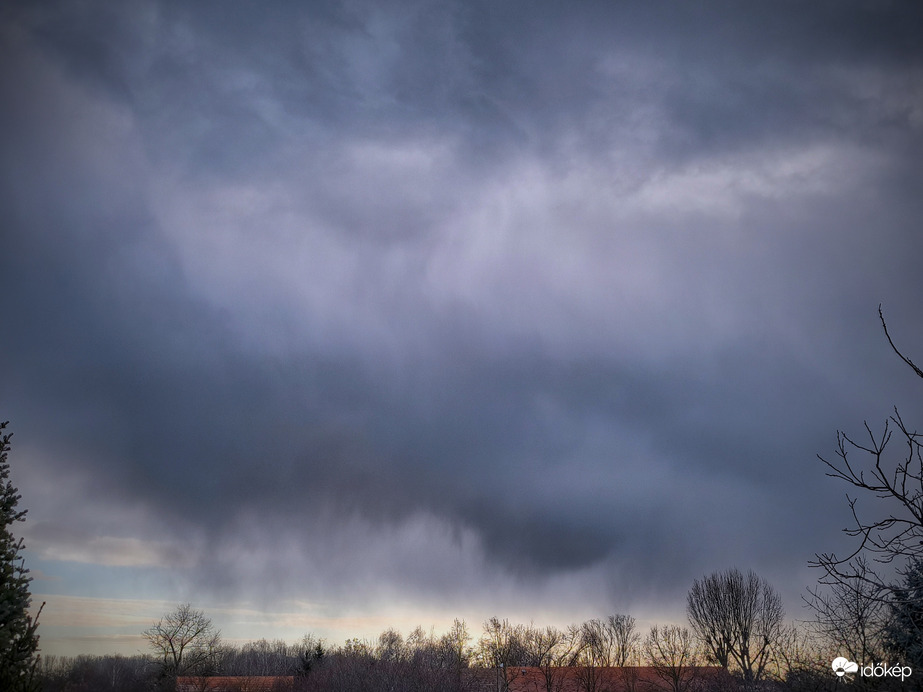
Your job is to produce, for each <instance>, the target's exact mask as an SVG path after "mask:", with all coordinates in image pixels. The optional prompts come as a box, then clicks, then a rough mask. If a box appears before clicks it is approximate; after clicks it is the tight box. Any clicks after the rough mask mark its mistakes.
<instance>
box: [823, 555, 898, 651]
mask: <svg viewBox="0 0 923 692" xmlns="http://www.w3.org/2000/svg"><path fill="white" fill-rule="evenodd" d="M850 569H851V570H853V573H854V574H855V575H856V577H857V578H856V579H855V580H853V581H832V582H830V583H827V584H822V585H821V586H819V587H816V588H813V589H809V590H808V592H809V594H810V597H809V598H808V599H806V600H807V603H808V605H810V606H811V608H813V610H814V614H815V619H814V623H813V625H814V628H815V629H816V630H817V632H818V634H819V635H820V638H821V640H822V641H823V642H824V643H825V644H826V645H827V646H828V647H829V649H830V651H831V653H833V654H834V655H836V656H848V657H849V660H851V661H879V660H882V658H881V657H882V653H883V650H882V649H883V642H882V633H883V629H884V625H885V620H886V616H887V606H888V604H887V601H886V600H885V599H884V598H883V597H882V596H883V593H884V592H883V590H882V588H881V587H880V586H878V585H877V584H876V583H875V582H876V581H877V577H875V578H873V577H871V576H870V575H871V572H872V570H871V567H869V565H868V562H867V561H866V559H865V558H864V557H858V558H856V559H855V560H853V562H852V564H851V565H850Z"/></svg>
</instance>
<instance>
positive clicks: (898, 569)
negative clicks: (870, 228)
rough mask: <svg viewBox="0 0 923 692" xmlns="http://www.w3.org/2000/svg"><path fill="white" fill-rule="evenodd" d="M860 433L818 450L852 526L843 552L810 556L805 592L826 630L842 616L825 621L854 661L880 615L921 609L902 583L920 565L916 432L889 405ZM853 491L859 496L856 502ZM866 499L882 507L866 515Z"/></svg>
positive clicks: (922, 470) (898, 616) (922, 498)
mask: <svg viewBox="0 0 923 692" xmlns="http://www.w3.org/2000/svg"><path fill="white" fill-rule="evenodd" d="M878 317H879V319H880V321H881V326H882V329H883V331H884V334H885V337H886V339H887V341H888V344H889V345H890V347H891V349H892V350H893V351H894V353H895V354H897V356H898V357H899V358H900V359H901V360H902V361H903V362H904V363H906V364H907V365H908V366H909V367H910V369H911V370H912V371H913V373H914V374H915V375H916V376H917V377H921V378H923V370H921V369H920V368H919V367H918V366H917V365H916V364H915V363H914V362H913V361H912V360H911V359H910V358H908V357H907V356H905V355H904V354H903V353H902V352H901V351H900V350H899V349H898V348H897V346H896V345H895V343H894V340H893V339H892V338H891V334H890V333H889V331H888V325H887V323H886V322H885V318H884V313H883V312H882V309H881V306H880V305H879V306H878ZM865 433H866V434H865V436H864V437H863V438H861V439H860V438H854V437H851V436H849V435H847V434H846V433H844V432H842V431H837V449H836V453H835V457H834V458H831V459H828V458H825V457H822V456H820V455H818V458H819V459H820V460H821V461H822V462H823V463H824V464H825V465H826V467H827V469H828V470H827V475H828V476H830V477H831V478H835V479H837V480H840V481H843V482H845V483H846V484H847V486H848V487H849V488H850V489H851V490H852V491H855V494H854V495H851V494H850V493H849V492H847V495H846V500H847V503H848V505H849V509H850V512H851V514H852V526H850V527H848V528H846V529H844V532H845V533H846V534H847V535H849V536H851V537H854V538H856V539H858V540H857V544H856V547H855V549H854V550H853V551H852V552H851V553H850V554H849V555H846V556H844V557H840V556H838V555H836V554H835V553H822V554H818V555H816V556H815V558H816V559H815V560H814V561H813V562H812V563H811V564H812V566H814V567H818V568H820V569H821V570H822V576H821V577H820V579H819V580H818V581H819V583H820V585H821V587H820V588H819V589H815V590H813V591H812V592H811V595H812V598H811V599H809V604H810V605H811V606H812V607H814V609H815V611H816V613H817V616H818V621H819V622H820V624H821V626H826V627H827V629H828V630H830V629H831V622H832V621H833V619H834V618H835V617H839V618H841V619H845V620H847V621H849V623H850V624H849V627H850V630H851V631H848V632H847V631H837V630H836V628H835V627H833V628H832V629H833V632H832V634H833V635H834V636H835V637H838V638H839V639H840V641H841V642H842V643H843V644H844V645H846V646H850V645H851V646H853V647H854V648H855V650H856V655H857V656H860V655H861V656H862V660H877V657H876V656H875V654H876V653H880V652H881V647H882V645H883V643H884V642H883V641H882V639H881V634H882V618H883V617H885V616H887V618H886V619H890V622H891V624H892V625H893V623H895V622H904V623H910V622H912V621H913V616H912V614H913V613H914V612H920V611H923V592H921V591H919V590H915V589H913V588H910V589H908V588H906V587H907V586H908V585H909V584H911V583H912V582H913V581H914V570H915V566H918V565H920V564H923V433H918V432H917V431H916V430H915V429H913V428H911V427H910V426H908V425H907V424H906V423H905V422H904V420H903V418H902V417H901V415H900V413H899V412H898V410H897V408H895V409H894V415H892V416H890V417H889V419H888V420H886V421H885V424H884V426H883V428H882V430H881V433H880V434H876V433H874V432H873V431H872V428H871V427H869V425H868V423H865ZM895 443H897V447H895ZM860 498H864V499H865V502H864V503H863V504H862V505H861V507H860ZM869 499H874V500H878V501H879V502H878V503H877V504H878V506H879V507H883V508H884V509H883V510H881V509H879V510H878V512H877V513H875V514H869V513H868V511H867V510H868V507H869V504H870V503H869V502H868V500H869ZM872 563H876V566H874V567H873V565H872ZM905 616H909V617H905ZM915 627H916V629H915V630H914V631H912V632H911V633H910V635H911V637H917V638H919V637H920V630H919V627H923V624H921V625H919V626H915Z"/></svg>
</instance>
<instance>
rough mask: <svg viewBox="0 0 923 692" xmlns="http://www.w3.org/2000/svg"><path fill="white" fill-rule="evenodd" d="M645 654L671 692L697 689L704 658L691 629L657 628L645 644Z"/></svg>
mask: <svg viewBox="0 0 923 692" xmlns="http://www.w3.org/2000/svg"><path fill="white" fill-rule="evenodd" d="M644 653H645V655H646V656H647V660H648V663H649V664H650V665H651V667H652V668H653V669H654V674H655V675H656V676H657V677H658V678H660V679H661V680H662V681H663V682H664V683H665V685H666V687H667V689H669V690H671V691H672V692H687V691H688V690H690V689H693V687H694V686H695V685H696V683H697V680H698V675H699V672H700V671H699V663H700V660H699V658H700V657H699V654H698V651H697V648H696V643H695V638H694V636H693V634H692V632H690V631H689V629H688V628H686V627H677V626H676V625H665V626H660V625H654V626H653V627H651V629H650V632H648V635H647V638H646V639H645V640H644Z"/></svg>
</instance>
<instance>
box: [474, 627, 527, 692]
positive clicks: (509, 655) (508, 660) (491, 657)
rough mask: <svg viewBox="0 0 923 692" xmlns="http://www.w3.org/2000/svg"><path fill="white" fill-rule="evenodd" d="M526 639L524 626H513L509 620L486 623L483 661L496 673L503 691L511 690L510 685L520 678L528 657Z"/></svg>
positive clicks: (499, 686) (480, 644)
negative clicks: (525, 659) (521, 669)
mask: <svg viewBox="0 0 923 692" xmlns="http://www.w3.org/2000/svg"><path fill="white" fill-rule="evenodd" d="M525 639H526V638H525V628H524V627H523V626H522V625H511V624H510V623H509V621H508V620H502V621H501V620H498V619H497V618H495V617H494V618H491V619H490V620H488V621H487V622H485V623H484V635H483V636H482V637H481V641H480V643H479V648H480V654H481V659H482V661H483V662H484V665H485V666H488V667H492V668H494V670H495V671H496V676H497V683H498V688H499V689H501V690H509V689H510V683H511V682H513V680H515V679H516V678H517V677H519V669H520V666H521V665H522V663H523V659H524V658H525V655H526V643H525Z"/></svg>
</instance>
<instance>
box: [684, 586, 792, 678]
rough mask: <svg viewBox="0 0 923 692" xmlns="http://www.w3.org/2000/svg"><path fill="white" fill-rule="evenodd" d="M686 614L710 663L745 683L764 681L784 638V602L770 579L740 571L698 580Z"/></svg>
mask: <svg viewBox="0 0 923 692" xmlns="http://www.w3.org/2000/svg"><path fill="white" fill-rule="evenodd" d="M686 613H687V615H688V617H689V622H690V624H691V625H692V628H693V630H694V631H695V633H696V635H697V636H698V637H699V639H700V640H701V641H702V643H703V645H704V646H705V650H706V653H707V655H708V657H709V658H710V659H712V660H713V661H714V662H716V663H718V664H719V665H721V666H723V667H725V668H732V667H733V668H736V669H737V670H739V671H740V674H741V676H742V677H743V679H744V681H745V682H746V683H751V682H755V681H757V680H760V679H761V678H762V676H763V672H764V671H765V669H766V666H767V664H768V663H769V661H770V657H771V654H772V649H773V646H774V645H775V643H776V642H777V641H779V639H780V637H781V635H782V624H783V619H784V617H785V611H784V610H783V608H782V599H781V597H780V596H779V594H778V593H777V592H776V590H775V589H773V588H772V586H771V585H770V584H769V582H767V581H766V580H765V579H761V578H760V577H758V576H757V575H756V574H754V573H753V572H749V573H747V574H746V575H744V574H742V573H741V572H740V570H737V569H731V570H728V571H726V572H715V573H714V574H712V575H710V576H707V577H704V578H703V579H701V580H698V579H696V580H695V581H694V582H693V584H692V588H691V589H690V590H689V594H688V596H687V598H686Z"/></svg>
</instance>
